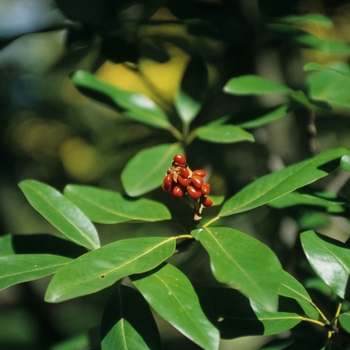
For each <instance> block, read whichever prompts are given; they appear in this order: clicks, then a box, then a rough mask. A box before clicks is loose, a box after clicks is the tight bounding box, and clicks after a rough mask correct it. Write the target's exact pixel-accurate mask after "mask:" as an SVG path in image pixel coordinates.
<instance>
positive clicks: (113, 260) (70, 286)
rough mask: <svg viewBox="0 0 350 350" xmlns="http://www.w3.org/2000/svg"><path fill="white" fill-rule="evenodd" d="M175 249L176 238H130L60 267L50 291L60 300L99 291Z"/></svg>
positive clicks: (50, 297)
mask: <svg viewBox="0 0 350 350" xmlns="http://www.w3.org/2000/svg"><path fill="white" fill-rule="evenodd" d="M174 251H175V238H174V237H170V238H164V237H143V238H129V239H124V240H120V241H117V242H113V243H109V244H107V245H105V246H103V247H101V248H99V249H96V250H94V251H92V252H89V253H86V254H84V255H82V256H81V257H79V258H77V259H75V260H73V261H72V262H71V263H69V264H67V265H66V266H64V268H62V269H60V270H59V271H58V272H57V273H56V274H55V275H54V277H53V278H52V280H51V283H50V284H49V287H48V289H47V291H46V295H45V300H46V301H47V302H52V303H58V302H61V301H64V300H68V299H72V298H76V297H79V296H82V295H87V294H91V293H95V292H98V291H100V290H102V289H104V288H107V287H109V286H111V285H112V284H113V283H115V282H116V281H118V280H119V279H121V278H123V277H125V276H128V275H130V274H133V273H142V272H146V271H149V270H151V269H153V268H155V267H156V266H158V265H159V264H161V263H162V262H163V261H164V260H165V259H167V258H169V257H170V256H171V255H172V254H173V253H174Z"/></svg>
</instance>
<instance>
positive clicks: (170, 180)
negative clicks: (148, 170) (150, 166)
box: [163, 174, 173, 187]
mask: <svg viewBox="0 0 350 350" xmlns="http://www.w3.org/2000/svg"><path fill="white" fill-rule="evenodd" d="M163 183H164V185H165V186H166V187H169V186H171V184H172V183H173V177H172V176H171V174H167V175H165V178H164V180H163Z"/></svg>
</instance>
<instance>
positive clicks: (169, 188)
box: [162, 154, 213, 207]
mask: <svg viewBox="0 0 350 350" xmlns="http://www.w3.org/2000/svg"><path fill="white" fill-rule="evenodd" d="M205 175H206V172H205V170H203V169H198V170H194V171H192V170H191V169H190V167H189V166H188V164H187V159H186V157H185V156H184V155H182V154H175V155H174V160H173V163H172V167H171V168H169V169H168V171H167V173H166V175H165V177H164V180H163V184H162V188H163V190H164V191H165V192H169V193H171V194H172V195H173V196H174V197H177V198H181V197H183V196H187V197H190V198H193V199H198V204H202V205H203V206H204V207H210V206H212V205H213V201H212V200H211V199H210V198H208V197H206V195H208V194H209V193H210V184H208V183H204V179H203V178H204V177H205Z"/></svg>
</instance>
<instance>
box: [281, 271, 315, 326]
mask: <svg viewBox="0 0 350 350" xmlns="http://www.w3.org/2000/svg"><path fill="white" fill-rule="evenodd" d="M279 294H280V295H282V296H285V297H288V298H292V299H295V300H297V301H298V303H299V305H300V306H301V307H302V308H303V310H304V312H305V314H306V315H308V316H309V317H311V318H313V319H315V320H317V319H318V316H319V315H318V312H317V310H316V309H315V308H314V306H313V302H312V300H311V297H310V295H309V293H308V292H307V291H306V289H305V288H304V287H303V285H302V284H301V283H300V282H298V281H297V280H296V279H295V278H294V277H293V276H292V275H290V274H289V273H288V272H286V271H284V278H283V282H282V284H281V288H280V291H279Z"/></svg>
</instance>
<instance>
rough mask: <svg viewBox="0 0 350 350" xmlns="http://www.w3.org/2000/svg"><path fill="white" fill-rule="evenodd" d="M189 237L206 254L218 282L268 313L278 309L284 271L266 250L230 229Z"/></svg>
mask: <svg viewBox="0 0 350 350" xmlns="http://www.w3.org/2000/svg"><path fill="white" fill-rule="evenodd" d="M192 235H193V236H194V237H195V238H196V239H197V240H199V242H200V243H201V244H202V245H203V247H204V249H205V250H206V251H207V252H208V254H209V256H210V263H211V269H212V271H213V274H214V276H215V278H216V279H217V280H218V281H219V282H221V283H226V284H228V285H229V286H231V287H233V288H236V289H237V290H239V291H240V292H241V293H242V294H244V295H245V296H247V297H248V298H251V299H253V300H256V301H257V302H259V303H261V304H262V305H263V306H264V307H265V308H266V309H268V310H271V311H275V310H276V309H277V301H278V290H279V288H280V284H281V282H282V278H283V275H282V273H283V270H282V267H281V264H280V262H279V260H278V259H277V257H276V255H275V254H274V253H273V252H272V250H271V249H270V248H269V247H267V246H266V245H264V244H262V243H261V242H259V241H258V240H256V239H255V238H253V237H250V236H248V235H246V234H244V233H242V232H240V231H237V230H234V229H231V228H224V227H213V228H205V229H199V230H195V231H193V232H192ZM266 276H268V278H266Z"/></svg>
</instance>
